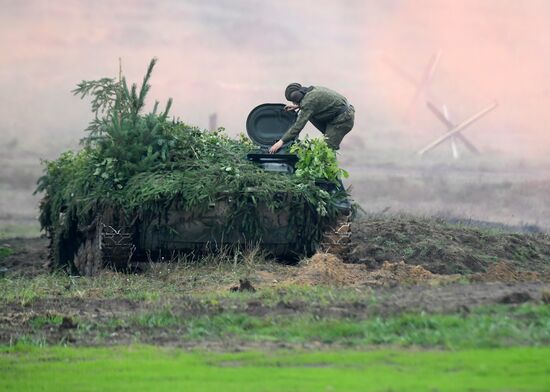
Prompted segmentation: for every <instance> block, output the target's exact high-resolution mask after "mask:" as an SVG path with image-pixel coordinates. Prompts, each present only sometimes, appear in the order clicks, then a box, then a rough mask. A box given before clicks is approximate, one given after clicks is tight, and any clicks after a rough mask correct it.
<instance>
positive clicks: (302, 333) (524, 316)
mask: <svg viewBox="0 0 550 392" xmlns="http://www.w3.org/2000/svg"><path fill="white" fill-rule="evenodd" d="M134 325H135V324H134ZM138 325H139V326H148V327H150V328H168V329H169V328H170V327H172V326H177V328H179V330H181V338H182V339H186V340H191V341H196V340H224V339H226V340H227V339H236V340H237V341H245V342H250V341H256V342H270V341H274V342H289V343H297V344H303V343H311V342H321V343H324V344H338V345H344V346H350V347H351V346H362V347H366V346H372V345H394V346H403V347H411V346H421V347H441V348H446V349H464V348H476V347H483V348H493V347H506V346H514V345H534V346H537V345H548V344H550V308H549V307H548V306H532V305H524V306H521V307H517V308H512V307H506V306H498V307H489V308H482V309H478V310H477V311H475V312H474V313H472V314H470V315H468V316H464V315H460V314H426V313H416V314H402V315H397V316H393V317H380V316H373V317H370V318H368V319H364V320H356V319H353V318H349V317H348V318H334V317H326V318H325V317H322V316H319V315H316V314H311V313H308V312H307V311H306V312H304V314H302V315H278V316H266V317H253V316H249V315H247V314H245V313H233V312H224V313H221V314H215V315H204V316H199V317H190V318H188V317H182V316H180V317H178V316H176V315H174V314H173V313H170V312H168V311H166V310H163V311H161V312H155V313H151V314H146V315H142V316H140V317H139V318H138Z"/></svg>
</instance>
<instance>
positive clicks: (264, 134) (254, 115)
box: [246, 103, 298, 148]
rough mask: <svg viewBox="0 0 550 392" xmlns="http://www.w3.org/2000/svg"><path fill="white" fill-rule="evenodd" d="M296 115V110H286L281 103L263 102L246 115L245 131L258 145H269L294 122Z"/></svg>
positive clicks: (281, 135)
mask: <svg viewBox="0 0 550 392" xmlns="http://www.w3.org/2000/svg"><path fill="white" fill-rule="evenodd" d="M297 117H298V115H297V114H296V112H294V111H290V112H287V111H286V110H285V105H283V104H282V103H264V104H262V105H259V106H256V107H255V108H254V109H252V111H251V112H250V114H249V115H248V118H247V119H246V133H248V137H249V138H250V139H251V140H252V141H253V142H254V143H255V144H257V145H259V146H260V147H265V148H267V147H271V146H272V145H273V144H274V143H275V142H276V141H277V140H279V139H280V138H281V137H283V135H284V134H285V132H286V131H287V130H288V128H290V127H291V126H292V124H294V123H295V122H296V118H297Z"/></svg>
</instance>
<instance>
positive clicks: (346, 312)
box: [0, 216, 550, 392]
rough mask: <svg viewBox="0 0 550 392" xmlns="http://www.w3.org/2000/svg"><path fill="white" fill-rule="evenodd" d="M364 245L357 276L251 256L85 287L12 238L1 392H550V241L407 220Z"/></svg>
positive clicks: (0, 324)
mask: <svg viewBox="0 0 550 392" xmlns="http://www.w3.org/2000/svg"><path fill="white" fill-rule="evenodd" d="M375 234H376V235H375ZM363 237H365V238H364V239H363ZM354 241H356V242H357V246H358V247H357V249H356V250H355V252H354V255H355V257H356V258H357V260H355V261H356V264H344V263H342V262H341V261H339V260H335V258H334V257H332V258H331V257H329V256H327V255H323V254H318V255H316V256H314V257H312V258H310V259H307V260H303V261H302V262H301V263H300V264H299V265H284V264H281V263H277V262H276V261H274V260H272V259H269V258H268V257H266V256H265V255H264V254H262V252H259V251H258V249H249V250H246V251H243V252H237V253H234V254H231V253H219V254H215V255H211V256H208V257H205V258H203V259H200V261H199V260H196V259H192V258H182V259H179V260H172V261H170V262H165V263H147V264H145V265H140V266H139V270H136V271H134V272H132V273H128V272H126V273H123V272H116V271H112V270H105V271H103V272H102V273H100V274H99V275H97V276H94V277H80V276H72V275H70V274H67V273H66V272H65V271H63V270H60V269H58V270H56V271H54V272H53V273H52V272H50V271H47V270H46V269H45V267H44V262H45V261H46V259H47V255H48V252H47V241H46V240H45V239H38V238H35V239H5V240H3V241H2V242H1V243H0V267H2V268H4V272H3V274H2V275H1V276H0V293H2V295H1V296H0V390H1V391H3V390H6V391H10V390H13V391H19V390H25V391H34V390H42V391H49V390H70V391H95V390H99V391H110V390H116V391H124V390H131V391H140V390H143V391H150V390H200V391H209V390H214V389H216V390H223V391H247V390H250V391H285V392H286V391H339V390H341V391H354V390H361V391H363V390H373V391H377V390H379V391H416V390H417V391H464V390H471V391H546V390H550V380H549V376H548V374H550V360H549V359H548V358H550V306H549V304H550V285H549V282H550V275H549V273H548V271H549V270H548V260H549V258H548V257H550V241H549V240H548V237H547V235H546V234H541V233H539V234H519V233H515V232H509V231H507V230H501V229H493V228H486V229H483V230H481V231H480V230H478V229H475V228H470V227H469V226H464V225H447V224H446V223H442V222H440V221H428V220H425V219H417V218H406V217H405V218H403V217H400V216H398V217H395V218H386V219H381V218H380V219H378V220H376V219H371V220H370V221H369V222H366V223H365V224H363V225H362V226H361V228H360V230H358V231H357V234H356V236H355V237H354ZM483 252H485V253H483ZM457 272H458V273H457ZM244 279H246V280H248V281H249V283H250V284H251V285H252V286H253V287H254V288H255V291H238V290H237V291H235V290H232V289H235V288H238V287H239V286H238V285H239V281H242V280H244Z"/></svg>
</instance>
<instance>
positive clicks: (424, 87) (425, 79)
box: [388, 50, 498, 159]
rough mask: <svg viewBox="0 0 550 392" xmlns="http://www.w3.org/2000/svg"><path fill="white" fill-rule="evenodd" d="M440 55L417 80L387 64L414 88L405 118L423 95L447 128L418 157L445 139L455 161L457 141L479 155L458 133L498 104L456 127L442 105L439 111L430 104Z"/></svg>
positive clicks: (437, 55) (394, 65) (409, 115)
mask: <svg viewBox="0 0 550 392" xmlns="http://www.w3.org/2000/svg"><path fill="white" fill-rule="evenodd" d="M441 53H442V51H441V50H439V51H438V52H437V53H435V54H434V55H433V56H432V57H431V58H430V61H429V62H428V64H427V65H426V67H425V68H424V72H423V73H422V76H421V78H420V79H419V80H417V79H416V78H415V77H413V76H411V75H410V74H409V73H408V72H407V71H405V70H403V69H402V68H401V67H400V66H399V65H396V64H393V63H391V62H388V63H389V65H390V66H391V67H392V68H393V69H394V70H395V71H396V72H397V73H398V74H399V75H400V76H401V77H402V78H403V79H405V80H407V81H409V82H410V83H412V84H414V85H415V86H416V89H415V92H414V95H413V97H412V99H411V101H410V103H409V106H408V109H407V118H410V117H411V113H412V112H413V109H414V106H415V104H416V102H417V101H418V99H419V98H420V96H421V95H424V96H425V97H426V105H427V106H428V109H430V111H431V112H432V113H433V114H434V115H435V116H436V117H437V118H438V119H439V120H440V121H441V122H442V123H443V124H445V126H446V127H447V133H445V134H444V135H442V136H441V137H439V138H437V139H436V140H434V141H433V142H432V143H430V144H428V145H427V146H426V147H424V148H423V149H421V150H419V151H418V155H421V156H422V155H424V154H425V153H427V152H428V151H430V150H432V149H434V148H435V147H437V146H438V145H440V144H441V143H443V142H444V141H445V140H447V139H450V141H451V150H452V153H453V157H454V158H455V159H456V158H458V157H459V153H458V148H457V140H459V141H461V142H462V143H463V144H464V145H465V146H466V148H468V150H470V151H471V152H473V153H474V154H479V150H478V149H477V148H476V147H475V146H474V145H473V144H472V143H471V142H470V141H469V140H468V139H467V138H466V137H465V136H464V135H462V134H461V133H460V132H461V131H463V130H464V129H465V128H466V127H468V126H470V125H471V124H472V123H474V122H475V121H477V120H479V119H480V118H481V117H483V116H485V115H486V114H487V113H489V112H490V111H492V110H493V109H495V108H496V107H497V106H498V104H497V103H496V102H494V103H493V104H491V105H490V106H488V107H486V108H485V109H483V110H481V111H479V112H478V113H476V114H474V115H473V116H471V117H470V118H468V119H467V120H466V121H463V122H462V123H460V124H458V125H457V124H455V123H453V122H452V121H451V120H450V118H449V112H448V110H447V106H445V105H443V106H442V110H440V109H439V108H437V107H436V106H435V105H434V104H433V103H431V102H430V84H431V82H432V80H433V78H434V75H435V71H436V69H437V66H438V64H439V60H440V59H441Z"/></svg>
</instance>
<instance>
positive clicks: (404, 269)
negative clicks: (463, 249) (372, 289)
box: [362, 261, 460, 287]
mask: <svg viewBox="0 0 550 392" xmlns="http://www.w3.org/2000/svg"><path fill="white" fill-rule="evenodd" d="M459 278H460V275H447V276H442V275H438V274H433V273H431V272H430V271H428V270H427V269H425V268H424V267H422V266H421V265H408V264H405V262H404V261H400V262H398V263H391V262H389V261H385V262H384V263H383V264H382V267H381V268H379V269H377V270H375V271H372V272H370V273H369V274H368V275H367V276H366V280H364V281H363V282H362V284H363V285H369V286H383V287H388V286H389V287H393V286H397V285H399V284H409V285H413V284H422V283H430V284H435V283H448V282H454V281H457V280H458V279H459Z"/></svg>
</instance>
